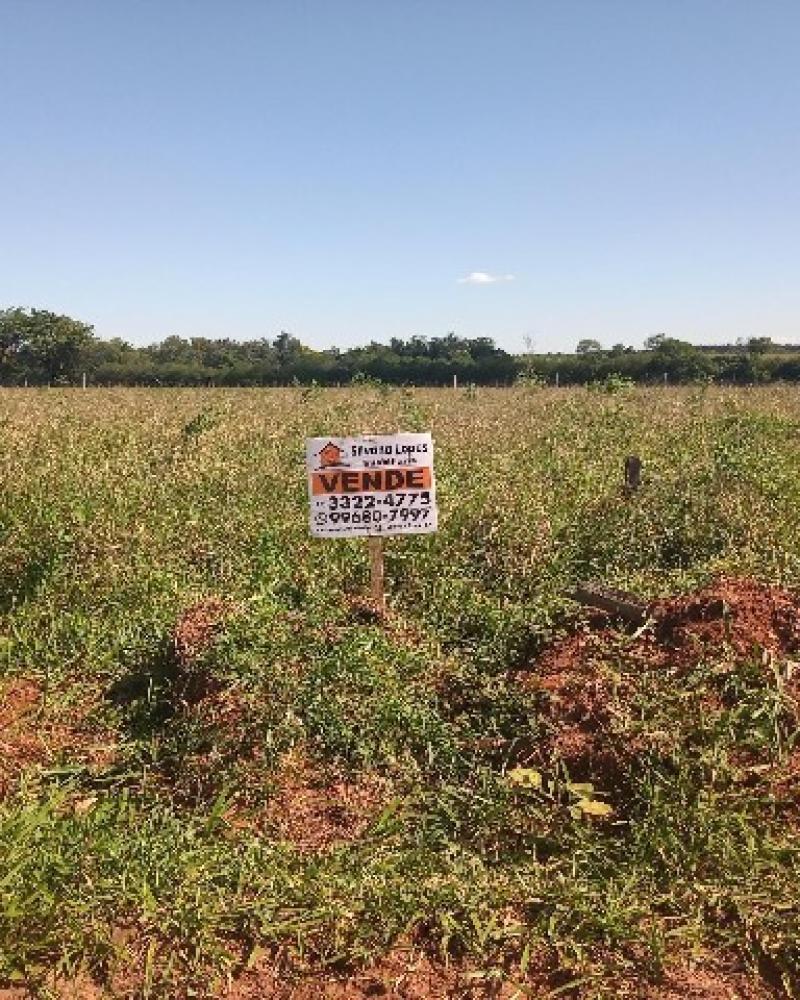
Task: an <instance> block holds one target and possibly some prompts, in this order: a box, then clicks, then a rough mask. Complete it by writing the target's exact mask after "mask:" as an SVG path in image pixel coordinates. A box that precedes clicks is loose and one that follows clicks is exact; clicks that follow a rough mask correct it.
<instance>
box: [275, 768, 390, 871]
mask: <svg viewBox="0 0 800 1000" xmlns="http://www.w3.org/2000/svg"><path fill="white" fill-rule="evenodd" d="M388 795H389V784H388V782H387V781H386V780H385V779H382V778H380V777H378V776H377V775H362V776H359V778H358V779H348V778H346V777H344V776H343V775H339V774H335V773H332V772H331V771H330V769H329V768H326V769H325V770H324V771H321V770H320V769H319V768H316V767H315V766H314V765H313V763H312V762H311V761H310V760H309V759H308V757H307V756H306V754H305V753H304V752H303V751H302V750H301V749H294V750H292V751H290V752H289V753H287V754H286V755H285V756H284V758H283V761H282V762H281V764H280V766H279V768H278V773H277V792H276V794H275V795H274V796H273V797H272V799H270V802H269V804H268V805H267V808H266V809H265V810H264V812H263V814H262V817H261V818H260V820H259V825H260V826H267V827H269V828H270V829H272V830H273V831H275V832H276V833H277V834H278V835H279V836H281V837H283V838H284V839H285V840H288V841H290V842H291V843H292V844H293V845H294V846H295V847H296V848H298V849H299V850H301V851H305V852H314V851H321V850H325V849H327V848H330V847H333V846H335V845H337V844H342V843H349V842H351V841H354V840H357V839H358V838H359V837H360V836H361V835H362V834H363V833H364V831H365V830H366V829H367V828H368V827H369V825H370V823H371V822H372V821H373V820H374V819H375V818H376V816H377V815H378V814H379V812H380V810H381V808H382V807H383V806H384V805H385V804H386V802H387V800H388Z"/></svg>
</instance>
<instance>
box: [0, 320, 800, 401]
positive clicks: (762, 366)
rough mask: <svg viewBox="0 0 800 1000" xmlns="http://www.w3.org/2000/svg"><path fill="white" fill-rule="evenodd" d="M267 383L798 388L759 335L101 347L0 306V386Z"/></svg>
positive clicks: (795, 360) (799, 356) (77, 326)
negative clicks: (539, 346) (723, 340)
mask: <svg viewBox="0 0 800 1000" xmlns="http://www.w3.org/2000/svg"><path fill="white" fill-rule="evenodd" d="M84 376H85V378H86V381H87V383H88V384H91V385H102V386H113V385H126V386H205V385H218V386H271V385H293V384H302V385H310V384H314V383H316V384H318V385H327V386H330V385H349V384H351V383H358V382H364V381H374V382H382V383H387V384H392V385H419V386H436V385H451V384H452V381H453V377H454V376H455V377H456V378H457V379H458V381H459V383H461V384H464V385H467V384H471V383H472V384H475V385H510V384H512V383H514V382H516V381H518V380H526V381H529V382H546V383H551V384H552V383H558V384H560V385H581V384H587V383H592V382H601V381H603V380H606V379H609V378H612V377H621V378H626V379H630V380H632V381H634V382H642V383H653V382H662V381H664V380H666V381H668V382H670V383H686V382H696V381H706V380H716V381H722V382H731V383H739V384H751V383H756V382H769V381H776V380H783V381H800V345H798V346H795V347H787V346H785V345H778V344H773V343H772V341H771V340H770V339H769V338H767V337H758V338H752V339H751V340H749V341H747V342H745V343H737V344H729V345H723V346H711V347H697V346H694V345H692V344H690V343H687V342H686V341H682V340H678V339H676V338H673V337H668V336H666V335H664V334H658V335H655V336H653V337H650V338H648V339H647V340H646V341H645V346H644V349H635V348H633V347H629V346H625V345H624V344H615V345H613V346H612V347H611V348H608V349H606V348H604V347H603V346H602V344H600V343H599V342H598V341H596V340H589V339H584V340H581V341H579V342H578V344H577V347H576V350H575V352H574V353H563V354H536V353H534V352H532V351H529V352H528V353H525V354H510V353H508V352H507V351H504V350H502V348H499V347H497V345H496V344H495V343H494V341H493V340H492V339H491V338H490V337H458V336H456V335H455V334H454V333H448V334H447V335H446V336H441V337H420V336H414V337H410V338H409V339H407V340H403V339H399V338H392V339H391V340H390V341H389V343H388V344H380V343H377V342H373V343H371V344H368V345H367V346H364V347H353V348H348V349H347V350H341V349H339V348H330V349H328V350H323V351H317V350H313V349H312V348H310V347H306V346H305V345H303V344H302V343H301V342H300V341H299V340H298V339H297V338H296V337H293V336H292V335H291V334H289V333H287V332H285V331H282V332H281V333H280V334H278V336H276V337H274V338H271V339H270V338H262V339H259V340H244V341H242V340H236V339H233V338H228V337H224V338H218V339H210V338H206V337H190V338H182V337H176V336H170V337H166V338H165V339H164V340H162V341H160V342H158V343H156V344H149V345H147V346H143V347H137V346H134V345H132V344H129V343H128V342H127V341H125V340H122V339H120V338H116V337H115V338H112V339H109V340H103V339H101V338H99V337H97V336H96V335H95V333H94V330H93V329H92V327H91V325H89V324H88V323H84V322H81V321H80V320H76V319H72V318H71V317H69V316H60V315H57V314H56V313H53V312H49V311H47V310H43V309H22V308H8V309H3V310H0V385H4V386H13V385H30V386H42V385H78V384H81V382H82V380H83V378H84Z"/></svg>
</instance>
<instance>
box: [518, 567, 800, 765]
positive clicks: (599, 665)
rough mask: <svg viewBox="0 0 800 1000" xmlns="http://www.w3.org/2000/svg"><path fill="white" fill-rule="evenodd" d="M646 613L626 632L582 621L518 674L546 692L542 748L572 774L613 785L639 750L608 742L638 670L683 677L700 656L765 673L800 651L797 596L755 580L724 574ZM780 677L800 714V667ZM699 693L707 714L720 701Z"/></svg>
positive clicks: (599, 619) (598, 619)
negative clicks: (642, 625) (642, 623)
mask: <svg viewBox="0 0 800 1000" xmlns="http://www.w3.org/2000/svg"><path fill="white" fill-rule="evenodd" d="M650 614H651V618H652V623H651V625H650V626H649V627H648V628H646V629H644V630H642V631H641V633H640V634H638V635H637V636H635V637H633V638H631V637H628V636H626V635H623V634H621V633H619V632H618V631H616V630H615V629H614V628H613V627H612V624H611V622H610V621H609V620H608V618H606V617H604V616H598V615H595V616H594V617H593V619H592V624H591V625H590V626H589V627H587V628H584V629H583V630H582V631H579V632H577V633H574V634H572V635H569V636H567V637H565V638H564V639H562V640H560V641H557V642H555V643H554V644H553V645H552V646H550V647H549V648H548V649H546V650H545V651H544V652H543V654H542V655H541V656H540V657H539V658H538V660H537V661H536V663H535V664H533V666H532V668H531V670H530V671H527V672H525V673H523V674H521V675H520V677H519V680H520V683H522V684H523V685H524V686H528V687H533V688H534V689H536V690H539V691H541V692H542V693H543V694H544V695H545V704H544V706H543V711H544V714H545V717H548V718H549V720H550V723H551V733H550V737H549V740H548V741H547V745H546V747H545V748H544V752H545V753H549V754H551V755H556V756H558V757H560V758H561V759H562V760H564V761H565V763H566V764H567V766H568V768H569V769H570V772H571V773H572V775H573V777H580V778H586V777H590V776H593V775H597V776H603V777H604V778H605V779H606V780H607V781H609V782H610V783H611V784H612V785H613V783H614V781H615V779H616V778H617V777H618V775H619V774H620V773H621V772H622V771H623V770H624V769H625V768H626V767H627V766H628V765H629V764H630V762H631V761H632V760H633V759H635V757H636V756H637V755H638V754H639V753H640V752H641V750H642V749H643V747H641V746H637V745H636V744H635V743H634V742H631V741H630V740H629V739H626V740H624V741H619V742H618V743H617V744H615V742H614V739H613V733H614V714H615V711H616V710H617V709H615V706H618V705H620V704H621V703H623V702H624V699H625V694H626V690H627V688H628V687H629V685H630V684H631V676H632V675H633V674H634V673H635V672H636V671H642V670H669V671H672V672H673V673H674V674H675V675H676V676H680V675H681V674H682V673H685V672H686V671H688V670H690V669H691V668H692V667H693V666H695V665H697V664H698V663H700V662H702V661H704V660H713V661H715V662H719V663H727V664H729V665H730V666H733V665H734V664H735V663H736V662H742V661H749V662H754V661H755V662H759V660H760V661H761V662H762V663H763V665H764V669H765V670H767V669H769V670H771V669H772V667H773V664H774V663H778V664H780V663H783V664H784V666H785V663H786V661H787V659H789V660H790V658H791V657H793V656H795V655H796V654H797V652H798V650H800V597H798V596H797V595H794V594H792V593H790V592H788V591H786V590H782V589H780V588H778V587H772V586H769V585H767V584H761V583H758V582H756V581H753V580H747V579H734V578H723V579H720V580H719V581H717V582H716V583H715V584H713V585H711V586H709V587H706V588H704V589H703V590H700V591H697V592H695V593H693V594H689V595H686V596H680V597H676V598H672V599H669V600H662V601H658V602H656V603H654V604H653V605H652V606H651V608H650ZM626 668H632V669H631V670H627V669H626ZM787 676H788V677H789V679H787V681H786V686H785V690H786V693H787V695H789V696H790V697H794V698H795V699H796V700H797V702H798V710H799V714H800V669H795V670H794V671H793V672H792V670H791V669H790V670H789V671H788V672H787ZM704 698H705V699H706V701H707V702H708V704H706V705H705V708H707V709H708V710H709V711H713V710H715V709H717V710H718V709H719V708H721V707H722V703H721V700H720V698H719V696H718V695H717V694H716V693H715V692H713V691H710V692H707V693H706V694H705V695H704Z"/></svg>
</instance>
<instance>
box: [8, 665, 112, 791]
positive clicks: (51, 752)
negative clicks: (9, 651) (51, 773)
mask: <svg viewBox="0 0 800 1000" xmlns="http://www.w3.org/2000/svg"><path fill="white" fill-rule="evenodd" d="M57 695H58V692H51V698H52V700H53V701H56V700H57ZM92 709H93V706H92V704H91V701H90V700H89V701H87V702H86V703H84V704H83V705H82V706H81V707H80V708H79V709H75V708H71V709H70V715H69V719H68V720H65V719H64V718H62V715H63V713H62V712H60V711H58V712H57V711H56V710H55V709H51V708H48V706H47V705H46V704H45V703H44V702H43V692H42V687H41V685H40V684H39V682H38V681H36V680H33V679H31V678H25V677H21V678H14V679H12V680H10V681H8V682H6V683H5V685H4V686H3V687H2V688H0V798H2V797H4V796H6V795H8V794H9V793H10V792H11V791H12V790H13V788H14V787H15V786H16V784H17V782H18V780H19V778H20V777H21V775H22V774H23V773H24V772H26V771H28V770H31V769H34V768H42V767H45V766H48V765H49V766H55V765H56V764H57V763H58V762H59V761H61V760H64V759H68V760H69V763H70V764H71V765H83V766H85V767H87V768H88V769H89V770H92V771H97V770H102V769H103V768H105V767H108V766H109V765H110V764H111V762H112V761H113V759H114V756H115V742H116V741H115V737H114V735H113V734H112V733H109V732H106V731H102V730H101V731H98V728H97V726H96V725H92V723H91V720H90V714H91V712H92Z"/></svg>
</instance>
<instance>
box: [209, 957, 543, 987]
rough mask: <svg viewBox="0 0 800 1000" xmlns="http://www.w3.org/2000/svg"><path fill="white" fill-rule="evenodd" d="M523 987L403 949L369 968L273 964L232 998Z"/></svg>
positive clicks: (245, 980) (246, 979)
mask: <svg viewBox="0 0 800 1000" xmlns="http://www.w3.org/2000/svg"><path fill="white" fill-rule="evenodd" d="M525 995H528V996H530V995H535V994H530V993H528V994H525V993H522V994H521V993H520V992H519V986H514V985H512V984H511V983H510V982H502V981H501V982H498V981H497V980H496V979H487V978H485V977H483V976H482V975H481V974H480V973H479V972H476V971H475V970H474V969H470V968H469V967H465V966H463V965H460V964H456V963H453V964H447V965H446V964H444V963H442V962H438V961H435V960H433V959H432V958H430V957H429V956H427V955H425V954H424V953H423V952H420V951H414V950H411V949H405V948H400V947H397V948H395V949H393V950H392V951H391V952H389V954H388V955H386V956H384V957H383V958H382V959H380V960H379V961H377V962H375V963H374V964H372V965H369V966H367V967H365V968H363V969H358V970H354V971H349V972H347V973H336V972H333V971H328V972H325V971H320V972H317V973H311V974H300V975H299V976H294V977H293V976H291V975H290V974H288V973H287V972H285V971H283V970H280V969H278V968H276V967H275V966H274V965H271V964H264V965H263V966H261V967H259V968H256V969H254V970H253V971H252V972H249V973H246V974H245V975H244V976H242V977H241V978H240V979H238V980H237V981H236V982H235V983H234V984H233V985H232V986H231V987H230V990H229V991H228V992H227V993H225V994H224V996H225V997H226V998H228V1000H316V998H318V997H326V998H328V1000H368V998H375V997H385V998H387V1000H456V998H458V1000H511V997H514V996H517V997H519V996H525Z"/></svg>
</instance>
